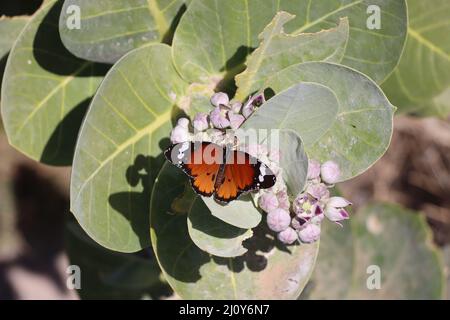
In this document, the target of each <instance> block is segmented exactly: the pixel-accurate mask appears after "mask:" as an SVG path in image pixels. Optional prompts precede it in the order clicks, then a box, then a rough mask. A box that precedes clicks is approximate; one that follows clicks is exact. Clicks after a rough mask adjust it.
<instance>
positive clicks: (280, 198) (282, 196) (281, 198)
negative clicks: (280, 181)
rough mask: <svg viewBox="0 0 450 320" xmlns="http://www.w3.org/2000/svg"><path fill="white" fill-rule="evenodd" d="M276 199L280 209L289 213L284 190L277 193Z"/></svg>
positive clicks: (287, 198) (287, 197)
mask: <svg viewBox="0 0 450 320" xmlns="http://www.w3.org/2000/svg"><path fill="white" fill-rule="evenodd" d="M277 199H278V203H279V206H280V208H281V209H284V210H286V211H289V207H290V206H291V204H290V203H289V196H288V194H287V191H286V190H281V191H278V192H277Z"/></svg>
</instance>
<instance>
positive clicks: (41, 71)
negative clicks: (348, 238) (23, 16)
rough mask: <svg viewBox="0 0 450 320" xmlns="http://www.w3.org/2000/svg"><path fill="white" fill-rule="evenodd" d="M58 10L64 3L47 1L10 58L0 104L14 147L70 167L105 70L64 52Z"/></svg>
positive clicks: (49, 161) (45, 161) (28, 26)
mask: <svg viewBox="0 0 450 320" xmlns="http://www.w3.org/2000/svg"><path fill="white" fill-rule="evenodd" d="M60 10H61V3H60V2H58V1H55V0H52V1H48V2H46V4H45V5H44V6H43V7H42V8H41V9H40V10H39V11H38V12H37V13H36V14H35V15H34V16H33V17H32V18H31V20H30V22H29V23H28V24H27V25H26V27H25V28H24V29H23V31H22V33H21V34H20V36H19V38H18V39H17V41H16V42H15V45H14V47H13V48H12V50H11V52H10V55H9V59H8V63H7V66H6V70H5V75H4V78H3V85H2V95H1V96H2V101H1V103H2V117H3V120H4V125H5V130H6V133H7V135H8V139H9V142H10V143H11V144H12V145H13V146H14V147H16V148H17V149H18V150H19V151H21V152H22V153H24V154H26V155H28V156H29V157H30V158H33V159H35V160H40V161H42V162H44V163H47V164H53V165H69V164H71V162H72V156H73V151H74V147H75V141H76V137H77V134H78V130H79V127H80V124H81V121H82V118H83V116H84V114H85V111H86V109H87V106H88V104H89V101H90V98H91V96H92V95H93V94H94V92H95V90H96V89H97V86H98V84H99V83H100V81H101V79H102V78H103V75H104V74H105V72H106V68H105V66H103V65H98V64H93V63H91V62H86V61H83V60H80V59H78V58H76V57H74V56H73V55H71V54H70V53H69V52H68V51H67V50H66V49H65V48H64V46H63V45H62V43H61V41H60V39H59V33H58V28H57V26H56V24H57V21H58V18H59V12H60Z"/></svg>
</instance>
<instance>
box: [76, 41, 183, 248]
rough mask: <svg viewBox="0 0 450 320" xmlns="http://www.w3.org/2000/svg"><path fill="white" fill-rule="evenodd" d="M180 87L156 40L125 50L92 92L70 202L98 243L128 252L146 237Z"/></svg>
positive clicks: (145, 241) (166, 51)
mask: <svg viewBox="0 0 450 320" xmlns="http://www.w3.org/2000/svg"><path fill="white" fill-rule="evenodd" d="M185 89H186V84H185V83H184V82H183V81H182V80H181V79H180V78H179V76H178V74H177V73H176V71H175V69H174V68H173V66H172V63H171V57H170V47H169V46H167V45H162V44H155V45H148V46H145V47H142V48H139V49H136V50H135V51H132V52H130V53H129V54H128V55H126V56H124V57H123V58H122V59H121V60H120V61H119V62H117V63H116V64H115V65H114V67H113V68H112V69H111V71H110V72H109V73H108V75H107V76H106V77H105V80H104V81H103V83H102V85H101V87H100V88H99V90H98V92H97V94H96V95H95V97H94V99H93V101H92V104H91V107H90V110H89V112H88V114H87V116H86V118H85V121H84V123H83V127H82V129H81V132H80V136H79V139H78V143H77V149H76V153H75V157H74V163H73V170H72V181H71V210H72V212H73V213H74V215H75V217H76V218H77V220H78V222H79V223H80V224H81V226H82V227H83V228H84V230H85V231H86V232H87V233H88V234H89V235H90V236H91V237H92V238H94V239H95V240H96V241H97V242H99V243H100V244H102V245H103V246H105V247H107V248H110V249H113V250H118V251H127V252H128V251H137V250H139V249H141V248H143V247H147V246H149V245H150V238H149V234H148V230H149V221H148V219H149V217H148V212H149V211H148V210H149V209H148V206H149V196H150V190H151V187H152V184H153V180H154V179H155V177H156V174H157V173H158V171H159V168H160V167H161V165H162V163H163V161H164V160H163V158H164V157H163V156H162V154H161V150H162V148H165V146H167V144H168V143H169V141H168V138H167V136H168V135H169V133H170V130H171V128H172V123H171V120H172V115H173V114H174V113H175V112H176V109H175V108H174V106H175V105H176V100H177V97H180V96H181V95H182V94H183V93H184V90H185Z"/></svg>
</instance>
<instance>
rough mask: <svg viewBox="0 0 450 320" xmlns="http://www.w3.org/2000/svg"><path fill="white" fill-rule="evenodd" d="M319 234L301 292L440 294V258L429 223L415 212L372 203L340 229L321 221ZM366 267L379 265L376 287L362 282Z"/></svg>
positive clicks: (317, 295) (331, 295) (316, 295)
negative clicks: (309, 275) (311, 271)
mask: <svg viewBox="0 0 450 320" xmlns="http://www.w3.org/2000/svg"><path fill="white" fill-rule="evenodd" d="M321 234H322V237H321V240H320V248H321V251H320V253H319V257H318V259H317V265H316V269H315V271H314V274H313V277H312V278H311V282H310V283H309V284H308V288H307V289H305V291H304V295H303V297H305V298H306V297H307V298H310V299H368V300H372V299H406V300H409V299H440V298H442V296H443V289H444V287H443V270H442V266H441V264H440V259H439V258H440V257H439V254H438V252H437V249H436V248H435V246H434V245H433V244H432V239H431V230H430V228H429V227H428V225H427V224H426V221H425V219H424V217H423V216H422V215H418V213H417V212H412V211H409V210H406V209H403V208H401V207H399V206H397V205H388V204H374V205H371V206H369V207H366V208H364V209H362V210H360V211H358V213H357V214H355V215H354V216H352V217H351V220H350V221H349V222H348V223H345V226H344V228H340V227H339V226H337V225H334V224H332V223H330V222H328V221H326V222H325V223H324V224H323V226H322V233H321ZM370 266H378V267H379V268H380V269H379V270H380V275H381V282H380V284H381V286H380V289H379V290H369V289H368V287H367V282H370V279H369V277H370V276H371V275H374V271H373V270H372V269H368V268H369V267H370ZM372 268H373V267H372ZM368 270H369V271H368ZM370 283H372V282H370Z"/></svg>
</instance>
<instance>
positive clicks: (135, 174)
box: [108, 138, 169, 248]
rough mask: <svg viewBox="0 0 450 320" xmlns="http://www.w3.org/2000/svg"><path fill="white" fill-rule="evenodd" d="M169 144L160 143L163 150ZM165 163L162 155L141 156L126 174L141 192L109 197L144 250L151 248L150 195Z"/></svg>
mask: <svg viewBox="0 0 450 320" xmlns="http://www.w3.org/2000/svg"><path fill="white" fill-rule="evenodd" d="M168 144H169V139H167V138H165V139H162V140H161V141H160V142H159V145H160V147H161V149H164V148H165V147H167V146H168ZM163 163H164V155H163V154H162V153H161V154H159V155H158V156H157V157H151V156H145V155H143V154H139V155H138V156H136V158H135V160H134V163H133V164H132V165H130V166H129V167H128V168H127V171H126V172H125V176H126V180H127V182H128V184H129V186H130V187H132V188H136V187H138V186H139V185H140V186H141V187H142V191H141V192H137V191H125V192H119V193H114V194H112V195H110V196H109V199H108V202H109V205H110V206H111V207H112V208H113V209H114V210H116V211H117V212H119V213H121V214H122V215H123V216H124V217H125V218H126V219H127V220H128V221H130V224H131V227H132V228H133V231H134V233H135V234H137V235H138V236H139V237H140V238H139V241H140V244H141V246H142V247H143V248H146V247H149V246H150V236H149V229H150V220H149V218H150V195H151V190H152V188H153V183H154V181H155V179H156V177H157V175H158V173H159V170H160V168H161V166H162V164H163Z"/></svg>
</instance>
